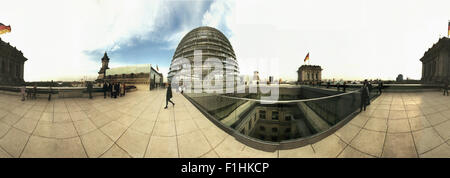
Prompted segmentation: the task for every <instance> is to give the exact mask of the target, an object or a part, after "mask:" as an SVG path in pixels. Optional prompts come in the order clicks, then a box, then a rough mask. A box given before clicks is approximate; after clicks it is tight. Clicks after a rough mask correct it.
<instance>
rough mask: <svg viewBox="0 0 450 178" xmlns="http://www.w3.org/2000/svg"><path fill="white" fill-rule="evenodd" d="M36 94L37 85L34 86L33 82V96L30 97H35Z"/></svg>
mask: <svg viewBox="0 0 450 178" xmlns="http://www.w3.org/2000/svg"><path fill="white" fill-rule="evenodd" d="M36 95H37V87H36V84H34V86H33V97H32V99H36Z"/></svg>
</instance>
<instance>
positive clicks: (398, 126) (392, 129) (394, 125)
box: [387, 119, 411, 133]
mask: <svg viewBox="0 0 450 178" xmlns="http://www.w3.org/2000/svg"><path fill="white" fill-rule="evenodd" d="M387 123H388V133H399V132H410V131H411V128H410V126H409V121H408V119H397V120H388V122H387Z"/></svg>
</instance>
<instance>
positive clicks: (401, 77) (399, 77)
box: [395, 74, 403, 82]
mask: <svg viewBox="0 0 450 178" xmlns="http://www.w3.org/2000/svg"><path fill="white" fill-rule="evenodd" d="M395 81H397V82H403V75H402V74H398V76H397V78H396V79H395Z"/></svg>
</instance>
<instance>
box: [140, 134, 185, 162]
mask: <svg viewBox="0 0 450 178" xmlns="http://www.w3.org/2000/svg"><path fill="white" fill-rule="evenodd" d="M145 157H146V158H178V145H177V138H176V137H175V136H173V137H159V136H152V137H151V138H150V143H149V144H148V148H147V153H146V154H145Z"/></svg>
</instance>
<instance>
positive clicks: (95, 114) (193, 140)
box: [0, 90, 450, 158]
mask: <svg viewBox="0 0 450 178" xmlns="http://www.w3.org/2000/svg"><path fill="white" fill-rule="evenodd" d="M0 98H1V100H0V157H91V158H96V157H135V158H138V157H175V158H178V157H273V158H277V157H447V158H448V157H450V97H444V96H442V94H441V93H440V92H417V93H384V94H382V95H381V96H380V97H378V98H377V99H376V100H375V101H374V102H372V103H371V105H370V106H369V107H368V110H367V111H365V112H363V113H360V114H358V115H357V116H356V117H354V118H353V119H352V120H351V121H350V122H349V123H347V124H346V125H345V126H344V127H342V128H340V129H339V130H338V131H336V132H335V133H334V134H331V135H330V136H328V137H326V138H324V139H323V140H321V141H319V142H316V143H314V144H309V145H306V146H303V147H299V148H295V149H288V150H277V151H274V152H265V151H261V150H257V149H254V148H251V147H248V146H246V145H244V144H242V143H241V142H239V141H237V140H236V139H235V138H234V137H233V136H231V135H229V134H227V133H225V132H224V131H222V129H220V128H218V127H217V126H216V125H214V124H213V123H212V122H211V121H210V120H209V119H207V118H206V117H205V116H204V115H203V114H202V113H201V112H200V111H198V110H197V108H196V107H194V106H193V105H192V104H191V103H190V102H189V101H188V100H187V99H186V98H184V96H182V95H180V94H178V93H175V92H174V98H173V101H174V102H175V103H176V105H175V107H172V106H171V105H170V106H169V109H163V107H164V106H165V91H164V90H156V91H151V92H149V91H137V92H132V93H128V94H127V95H126V96H125V97H122V98H118V99H110V98H107V99H103V97H95V98H94V99H93V100H89V99H86V98H73V99H70V98H65V99H55V100H52V101H51V102H49V101H47V100H45V99H38V100H28V101H25V102H22V101H20V97H18V96H15V95H6V94H0Z"/></svg>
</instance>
